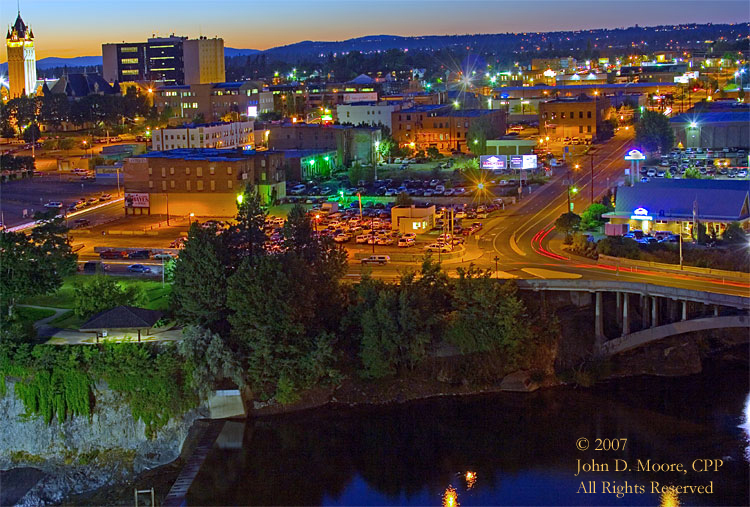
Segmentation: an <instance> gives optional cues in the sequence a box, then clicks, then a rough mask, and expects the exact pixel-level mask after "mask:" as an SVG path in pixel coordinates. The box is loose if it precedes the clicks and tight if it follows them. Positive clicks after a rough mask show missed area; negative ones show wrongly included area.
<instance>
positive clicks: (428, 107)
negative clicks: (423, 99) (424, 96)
mask: <svg viewBox="0 0 750 507" xmlns="http://www.w3.org/2000/svg"><path fill="white" fill-rule="evenodd" d="M449 107H453V105H452V104H422V105H417V106H412V107H409V108H407V109H402V110H401V111H399V112H400V113H431V112H433V111H439V110H440V109H446V108H449Z"/></svg>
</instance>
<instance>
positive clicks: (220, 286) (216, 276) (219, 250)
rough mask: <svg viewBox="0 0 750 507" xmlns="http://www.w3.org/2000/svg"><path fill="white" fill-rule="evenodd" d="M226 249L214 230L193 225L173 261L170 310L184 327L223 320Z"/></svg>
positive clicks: (224, 315) (224, 311)
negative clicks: (183, 245)
mask: <svg viewBox="0 0 750 507" xmlns="http://www.w3.org/2000/svg"><path fill="white" fill-rule="evenodd" d="M227 270H228V267H227V262H226V248H225V246H224V240H223V237H222V236H220V235H218V234H217V230H216V228H215V227H201V226H200V225H199V224H197V223H195V222H194V223H193V225H192V226H191V227H190V231H189V232H188V239H187V241H186V242H185V248H183V250H182V252H180V256H179V257H178V258H177V263H176V268H175V276H174V284H173V287H172V294H171V297H172V299H171V307H172V309H173V310H174V312H175V315H176V316H177V318H178V319H179V320H180V321H181V322H184V323H186V324H194V325H198V326H206V327H211V326H213V325H215V324H216V323H218V322H219V321H221V320H222V319H224V318H225V317H226V287H227Z"/></svg>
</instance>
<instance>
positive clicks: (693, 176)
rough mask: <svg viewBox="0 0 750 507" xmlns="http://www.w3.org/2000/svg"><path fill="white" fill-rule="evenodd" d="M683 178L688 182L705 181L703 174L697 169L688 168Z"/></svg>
mask: <svg viewBox="0 0 750 507" xmlns="http://www.w3.org/2000/svg"><path fill="white" fill-rule="evenodd" d="M682 177H683V178H685V179H686V180H700V179H703V175H702V174H701V172H700V170H699V169H696V168H695V167H688V168H687V169H685V173H684V174H683V175H682Z"/></svg>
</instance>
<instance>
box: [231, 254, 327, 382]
mask: <svg viewBox="0 0 750 507" xmlns="http://www.w3.org/2000/svg"><path fill="white" fill-rule="evenodd" d="M296 272H297V269H296V268H295V269H293V270H291V272H290V271H287V269H285V263H284V262H283V260H282V258H281V257H280V256H277V257H271V256H265V257H259V258H257V259H246V260H245V261H243V263H242V265H241V266H240V268H239V269H238V270H237V272H236V273H235V274H234V275H232V277H231V278H230V280H229V290H228V299H227V300H228V304H229V307H230V308H231V309H232V310H233V311H234V313H232V314H231V315H230V316H229V322H230V324H231V326H232V337H233V339H234V340H235V341H236V343H237V344H238V348H239V351H240V354H241V357H243V358H245V364H246V368H247V377H248V380H249V383H250V386H251V388H252V389H253V390H254V391H255V392H257V393H260V394H262V395H265V396H268V395H270V394H271V393H273V392H275V391H276V390H277V389H278V386H279V381H280V379H281V378H282V377H284V376H286V380H287V381H289V382H292V383H293V384H294V385H295V386H297V387H298V388H307V387H310V386H311V385H313V384H314V383H315V382H317V381H319V380H321V377H322V376H321V375H320V374H321V373H323V374H325V373H326V372H327V371H328V370H327V369H328V367H329V365H331V364H332V354H333V353H332V348H331V347H330V344H329V343H327V342H328V339H329V338H328V336H326V335H325V334H323V333H320V332H319V329H320V322H317V320H318V318H317V316H316V306H317V305H316V300H315V297H314V296H313V295H308V294H306V293H305V292H306V291H305V285H306V284H302V283H300V281H301V278H299V277H298V276H297V275H296ZM318 361H319V362H320V363H322V364H320V365H318V364H316V363H317V362H318ZM319 366H320V368H319Z"/></svg>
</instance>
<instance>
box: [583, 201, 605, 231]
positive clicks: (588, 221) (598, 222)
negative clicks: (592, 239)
mask: <svg viewBox="0 0 750 507" xmlns="http://www.w3.org/2000/svg"><path fill="white" fill-rule="evenodd" d="M608 211H609V208H608V207H607V206H605V205H604V204H600V203H596V202H595V203H594V204H592V205H590V206H589V207H588V208H586V209H585V210H584V211H583V213H582V214H581V222H580V225H579V228H580V229H582V230H584V231H589V230H592V229H596V228H598V227H601V226H602V224H603V223H604V221H603V220H602V215H603V214H604V213H607V212H608Z"/></svg>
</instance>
